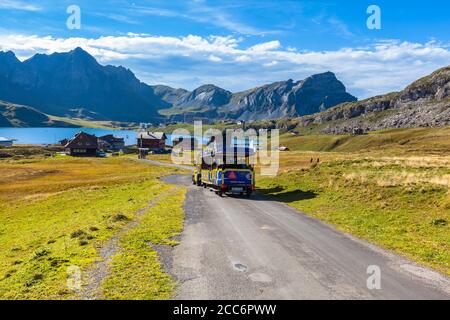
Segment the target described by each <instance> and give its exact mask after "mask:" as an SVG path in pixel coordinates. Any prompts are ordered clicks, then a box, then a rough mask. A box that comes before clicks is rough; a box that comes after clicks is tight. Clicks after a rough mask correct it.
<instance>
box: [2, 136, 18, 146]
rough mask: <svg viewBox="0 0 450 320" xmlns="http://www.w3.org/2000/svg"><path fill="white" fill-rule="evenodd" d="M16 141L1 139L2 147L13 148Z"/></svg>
mask: <svg viewBox="0 0 450 320" xmlns="http://www.w3.org/2000/svg"><path fill="white" fill-rule="evenodd" d="M14 141H15V140H14V139H8V138H3V137H0V147H12V145H13V143H14Z"/></svg>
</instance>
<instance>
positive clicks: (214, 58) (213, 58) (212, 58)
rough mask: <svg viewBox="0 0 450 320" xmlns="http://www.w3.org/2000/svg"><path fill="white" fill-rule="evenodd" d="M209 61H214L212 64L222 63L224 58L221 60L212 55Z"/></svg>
mask: <svg viewBox="0 0 450 320" xmlns="http://www.w3.org/2000/svg"><path fill="white" fill-rule="evenodd" d="M208 59H209V60H210V61H212V62H220V61H222V58H219V57H217V56H214V55H210V56H209V57H208Z"/></svg>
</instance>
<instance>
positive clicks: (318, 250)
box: [166, 175, 450, 299]
mask: <svg viewBox="0 0 450 320" xmlns="http://www.w3.org/2000/svg"><path fill="white" fill-rule="evenodd" d="M166 181H167V182H169V183H174V184H185V185H190V187H189V191H188V193H187V198H186V202H185V211H186V227H185V230H184V232H183V234H182V237H181V244H180V245H179V246H177V247H176V248H175V250H174V252H173V253H172V259H171V260H172V261H171V263H169V271H170V272H171V273H172V274H173V275H174V276H175V277H176V278H177V279H178V281H179V283H180V285H179V291H178V295H177V296H176V298H177V299H449V298H450V281H449V280H448V279H447V278H445V277H443V276H441V275H440V274H438V273H436V272H434V271H431V270H429V269H426V268H422V267H419V266H417V265H415V264H414V263H412V262H410V261H408V260H406V259H404V258H401V257H399V256H397V255H394V254H392V253H389V252H386V251H384V250H381V249H379V248H377V247H375V246H373V245H370V244H368V243H366V242H364V241H361V240H358V239H355V238H353V237H351V236H349V235H346V234H343V233H341V232H338V231H336V230H335V229H333V228H332V227H330V226H328V225H326V224H324V223H322V222H320V221H318V220H316V219H312V218H310V217H307V216H306V215H304V214H302V213H300V212H298V211H296V210H294V209H292V208H290V207H288V206H286V205H284V204H281V203H277V202H274V201H269V200H267V199H265V198H264V197H262V196H258V195H256V196H254V197H252V198H250V199H247V198H238V197H227V196H226V197H223V198H220V197H218V196H217V195H215V194H214V193H213V192H210V191H209V190H208V189H203V188H200V187H196V186H192V185H191V183H190V177H189V176H187V175H177V176H171V177H168V178H166ZM371 265H376V266H378V267H379V268H380V270H381V289H379V290H377V289H375V290H369V289H368V288H367V278H368V277H369V276H370V275H369V274H367V268H368V266H371Z"/></svg>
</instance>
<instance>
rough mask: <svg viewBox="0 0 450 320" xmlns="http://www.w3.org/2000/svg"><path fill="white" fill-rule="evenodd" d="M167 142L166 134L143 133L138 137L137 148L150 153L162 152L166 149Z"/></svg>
mask: <svg viewBox="0 0 450 320" xmlns="http://www.w3.org/2000/svg"><path fill="white" fill-rule="evenodd" d="M166 140H167V136H166V134H165V133H164V132H149V131H141V132H138V135H137V146H138V148H145V149H149V150H150V151H162V150H164V149H165V148H166Z"/></svg>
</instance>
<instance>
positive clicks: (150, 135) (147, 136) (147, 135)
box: [138, 131, 167, 140]
mask: <svg viewBox="0 0 450 320" xmlns="http://www.w3.org/2000/svg"><path fill="white" fill-rule="evenodd" d="M138 139H144V140H167V136H166V134H165V133H164V132H149V131H142V132H139V133H138Z"/></svg>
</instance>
